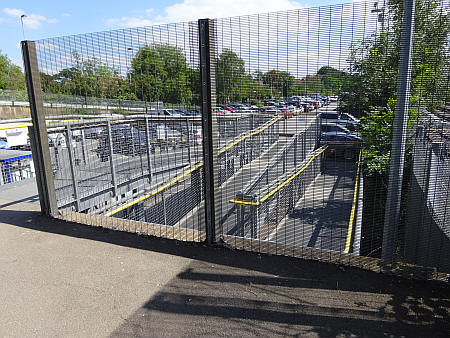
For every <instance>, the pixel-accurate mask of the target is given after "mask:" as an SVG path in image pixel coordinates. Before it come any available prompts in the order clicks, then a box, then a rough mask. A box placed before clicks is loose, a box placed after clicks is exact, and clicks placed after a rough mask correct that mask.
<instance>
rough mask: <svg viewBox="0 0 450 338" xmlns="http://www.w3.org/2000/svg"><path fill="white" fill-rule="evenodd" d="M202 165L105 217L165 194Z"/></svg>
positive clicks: (201, 163)
mask: <svg viewBox="0 0 450 338" xmlns="http://www.w3.org/2000/svg"><path fill="white" fill-rule="evenodd" d="M202 165H203V162H200V163H199V164H197V165H196V166H195V167H194V168H192V169H190V170H188V171H186V172H185V173H184V174H182V175H180V176H177V177H175V178H174V179H173V180H171V181H169V182H168V183H166V184H165V185H163V186H162V187H161V188H158V189H156V190H154V191H152V192H151V193H149V194H147V195H145V196H142V197H140V198H138V199H137V200H134V201H131V202H130V203H127V204H125V205H123V206H121V207H120V208H117V209H114V210H112V211H110V212H108V213H107V214H105V216H112V215H114V214H117V213H118V212H120V211H122V210H125V209H127V208H129V207H131V206H132V205H135V204H137V203H139V202H142V201H144V200H146V199H147V198H150V197H152V196H155V195H156V194H159V193H160V192H163V191H165V190H167V189H168V188H170V186H171V185H173V184H175V183H177V182H178V181H180V180H181V179H183V178H185V177H186V176H187V175H189V174H191V173H192V172H193V171H194V170H197V169H198V168H200V167H201V166H202Z"/></svg>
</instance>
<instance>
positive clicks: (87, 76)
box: [41, 52, 137, 100]
mask: <svg viewBox="0 0 450 338" xmlns="http://www.w3.org/2000/svg"><path fill="white" fill-rule="evenodd" d="M72 57H73V59H74V61H75V62H74V65H73V66H72V67H70V68H65V69H62V70H61V71H60V72H58V73H57V74H55V75H48V74H45V73H41V86H42V89H43V91H44V92H47V93H58V94H68V95H78V96H91V97H104V98H118V99H129V100H136V99H137V97H136V95H135V94H134V92H133V91H131V90H130V84H129V80H126V79H124V78H122V77H121V76H119V74H118V72H117V71H116V70H115V69H114V68H112V67H109V66H107V65H103V64H101V63H100V62H99V61H98V60H97V59H96V58H89V59H87V60H82V58H81V56H80V55H79V54H78V53H76V52H73V53H72Z"/></svg>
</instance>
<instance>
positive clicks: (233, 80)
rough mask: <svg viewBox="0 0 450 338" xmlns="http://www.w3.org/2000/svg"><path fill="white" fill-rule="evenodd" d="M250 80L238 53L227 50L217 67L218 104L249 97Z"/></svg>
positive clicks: (221, 55) (220, 56)
mask: <svg viewBox="0 0 450 338" xmlns="http://www.w3.org/2000/svg"><path fill="white" fill-rule="evenodd" d="M249 85H250V78H249V77H248V76H247V74H246V73H245V62H244V60H242V59H241V58H240V57H239V56H237V54H236V53H234V52H232V51H231V50H228V49H225V50H224V51H223V52H222V54H220V55H219V58H218V60H217V66H216V90H217V103H219V104H227V103H230V102H234V101H241V100H242V98H245V97H248V96H249V91H250V88H249Z"/></svg>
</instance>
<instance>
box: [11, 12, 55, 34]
mask: <svg viewBox="0 0 450 338" xmlns="http://www.w3.org/2000/svg"><path fill="white" fill-rule="evenodd" d="M3 13H5V14H7V15H9V16H10V17H12V18H20V17H21V16H22V15H25V16H24V17H23V24H24V26H26V27H27V28H30V29H38V28H40V27H41V26H42V24H43V23H57V22H58V19H55V18H47V17H45V16H43V15H39V14H35V13H31V14H27V13H25V11H23V10H22V9H19V8H3Z"/></svg>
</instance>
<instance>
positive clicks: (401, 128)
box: [381, 0, 416, 264]
mask: <svg viewBox="0 0 450 338" xmlns="http://www.w3.org/2000/svg"><path fill="white" fill-rule="evenodd" d="M404 3H405V9H404V15H403V27H402V40H401V50H400V66H399V74H398V85H397V104H396V107H395V118H394V129H393V132H392V150H391V162H390V168H389V183H388V191H387V198H386V208H385V216H384V230H383V244H382V248H381V258H382V259H383V261H384V263H386V264H390V263H393V261H394V256H395V248H396V243H397V229H398V222H399V219H400V201H401V196H402V181H403V167H404V160H405V144H406V127H407V124H408V109H409V94H410V84H411V70H412V53H413V42H414V12H415V7H416V0H407V1H406V0H405V1H404Z"/></svg>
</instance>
